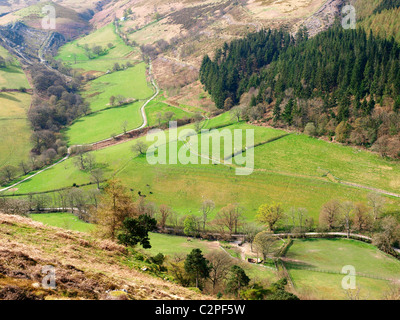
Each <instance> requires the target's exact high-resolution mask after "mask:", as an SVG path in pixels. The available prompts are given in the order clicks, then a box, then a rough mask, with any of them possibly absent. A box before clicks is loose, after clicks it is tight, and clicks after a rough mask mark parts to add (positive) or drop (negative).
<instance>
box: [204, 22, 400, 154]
mask: <svg viewBox="0 0 400 320" xmlns="http://www.w3.org/2000/svg"><path fill="white" fill-rule="evenodd" d="M200 80H201V82H202V84H203V85H204V87H205V89H206V90H207V91H208V92H209V93H210V95H211V96H212V98H213V100H214V102H215V104H216V106H217V107H218V108H220V109H227V110H228V109H230V108H232V107H233V106H234V105H237V104H239V103H240V102H241V97H242V96H243V94H244V93H247V92H249V91H250V90H253V92H254V97H252V99H251V101H250V103H251V105H250V103H249V104H247V105H246V106H247V107H251V108H257V107H258V108H260V109H262V108H265V109H266V110H267V115H268V118H267V120H268V121H271V122H272V123H273V124H275V125H277V126H287V127H295V128H299V129H302V130H303V129H304V128H305V126H306V125H307V124H309V123H312V124H313V125H314V126H315V134H316V135H327V136H336V139H337V140H338V141H339V142H344V143H347V142H349V143H354V144H358V145H362V146H366V147H371V146H373V145H374V144H375V145H374V147H375V149H376V150H377V151H379V152H381V153H382V154H384V155H389V156H392V157H398V156H399V155H398V154H397V153H398V149H399V148H398V147H399V146H400V128H399V121H398V120H399V109H400V94H399V92H400V46H399V45H398V44H397V43H396V42H395V41H394V40H393V39H391V40H385V39H380V38H377V37H374V36H373V35H372V33H370V34H369V35H368V34H367V33H366V32H365V31H363V30H361V29H360V30H344V29H343V28H341V27H333V28H331V29H329V30H327V31H325V32H322V33H320V34H318V35H317V36H315V37H313V38H310V39H309V38H308V35H307V30H305V29H300V30H299V32H298V34H297V35H296V36H295V37H293V36H291V35H290V34H289V33H287V32H285V31H282V30H280V31H271V30H267V31H266V30H263V31H260V32H258V33H254V34H250V35H248V36H247V37H246V38H244V39H240V40H235V41H232V42H231V43H230V44H229V45H228V44H224V46H223V48H222V49H218V50H217V51H216V53H215V56H214V59H213V60H211V59H210V58H209V57H208V56H205V57H204V59H203V62H202V66H201V69H200ZM252 88H253V89H252ZM254 89H256V90H254Z"/></svg>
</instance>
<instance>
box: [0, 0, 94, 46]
mask: <svg viewBox="0 0 400 320" xmlns="http://www.w3.org/2000/svg"><path fill="white" fill-rule="evenodd" d="M31 4H32V2H31V3H29V6H25V7H23V8H22V9H20V10H15V11H11V10H10V11H8V12H9V14H7V15H4V16H2V17H1V18H0V24H2V25H4V24H8V23H13V22H16V21H22V22H23V23H25V24H27V25H29V26H31V27H33V28H37V29H41V28H42V20H43V17H45V16H46V13H43V11H42V10H43V7H45V6H52V7H53V8H54V9H55V13H56V25H55V27H56V31H57V32H59V33H61V34H63V35H64V36H65V37H66V38H67V39H72V38H75V37H76V36H78V35H80V34H82V33H84V32H89V30H90V25H89V23H88V22H87V21H86V20H84V19H83V18H82V17H81V16H80V15H79V14H78V12H76V11H74V10H73V9H71V8H70V6H69V5H68V4H66V5H63V4H62V3H55V2H53V1H43V2H40V3H36V4H33V5H31ZM45 12H46V11H45Z"/></svg>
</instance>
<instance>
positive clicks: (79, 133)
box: [64, 63, 153, 145]
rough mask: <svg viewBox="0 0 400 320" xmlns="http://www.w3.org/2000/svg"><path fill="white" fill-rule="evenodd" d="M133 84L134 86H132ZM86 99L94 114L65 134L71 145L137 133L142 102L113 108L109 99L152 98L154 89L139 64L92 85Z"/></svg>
mask: <svg viewBox="0 0 400 320" xmlns="http://www.w3.org/2000/svg"><path fill="white" fill-rule="evenodd" d="M132 84H134V85H132ZM86 88H87V91H85V94H84V96H85V97H86V99H87V101H88V102H89V103H90V108H91V111H92V113H90V114H88V115H86V116H83V117H81V118H79V119H78V120H76V121H75V122H74V123H73V124H72V125H71V126H69V127H68V128H66V129H65V130H64V134H66V135H67V137H68V143H69V145H74V144H86V143H92V142H96V141H99V140H103V139H107V138H110V136H111V135H116V134H120V133H122V132H123V131H124V129H123V127H124V126H125V128H126V129H127V130H131V129H135V128H137V127H139V126H140V125H141V124H142V123H143V119H142V115H141V112H140V108H141V107H142V105H143V103H144V102H143V101H136V102H133V103H128V104H124V105H122V106H115V107H111V106H110V103H109V101H110V97H111V96H118V95H122V96H124V98H125V99H126V100H127V101H132V100H133V101H135V100H137V99H145V98H149V97H150V96H152V95H153V90H152V88H151V87H150V86H149V85H148V83H147V81H146V65H145V64H144V63H140V64H137V65H136V66H134V67H132V68H128V69H127V70H123V71H118V72H114V73H111V74H108V75H104V76H102V77H99V78H97V79H96V80H93V81H90V82H89V83H88V84H87V85H86Z"/></svg>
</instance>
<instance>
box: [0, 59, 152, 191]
mask: <svg viewBox="0 0 400 320" xmlns="http://www.w3.org/2000/svg"><path fill="white" fill-rule="evenodd" d="M149 76H150V77H151V84H152V85H153V87H154V88H155V93H154V95H153V96H152V97H151V98H149V99H148V100H146V102H145V103H144V104H143V106H142V107H141V109H140V112H141V115H142V118H143V123H142V125H141V126H140V127H138V128H136V129H133V130H131V131H138V130H141V129H143V128H144V127H146V126H147V116H146V110H145V108H146V106H147V105H148V104H149V103H150V102H151V101H153V100H154V99H155V98H156V97H157V96H158V94H159V93H160V89H159V88H158V86H157V84H156V82H155V80H154V78H153V75H152V64H151V61H150V62H149ZM123 135H124V133H121V134H119V135H117V136H116V137H120V136H123ZM111 140H114V138H108V139H104V140H101V141H96V142H93V143H90V144H89V145H94V144H96V143H99V142H105V141H111ZM70 151H71V148H68V153H67V155H66V156H65V157H64V158H62V159H61V160H59V161H57V162H56V163H53V164H52V165H50V166H48V167H46V168H44V169H42V170H40V171H38V172H36V173H34V174H32V175H30V176H28V177H26V178H24V179H23V180H21V181H18V182H16V183H14V184H12V185H11V186H8V187H6V188H3V189H0V193H1V192H4V191H7V190H10V189H12V188H15V187H16V186H18V185H20V184H21V183H23V182H25V181H27V180H29V179H31V178H33V177H35V176H37V175H39V174H41V173H43V172H44V171H47V170H49V169H51V168H53V167H55V166H56V165H58V164H60V163H61V162H64V161H65V160H67V159H68V158H69V157H70V156H71V153H70Z"/></svg>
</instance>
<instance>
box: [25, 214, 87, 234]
mask: <svg viewBox="0 0 400 320" xmlns="http://www.w3.org/2000/svg"><path fill="white" fill-rule="evenodd" d="M30 217H31V218H32V220H35V221H39V222H42V223H43V224H47V225H49V226H53V227H59V228H63V229H67V230H75V231H81V232H89V231H90V230H92V229H93V227H94V225H92V224H90V223H86V222H83V221H82V220H79V218H77V217H76V216H75V215H74V214H72V213H67V212H55V213H36V214H31V215H30Z"/></svg>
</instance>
